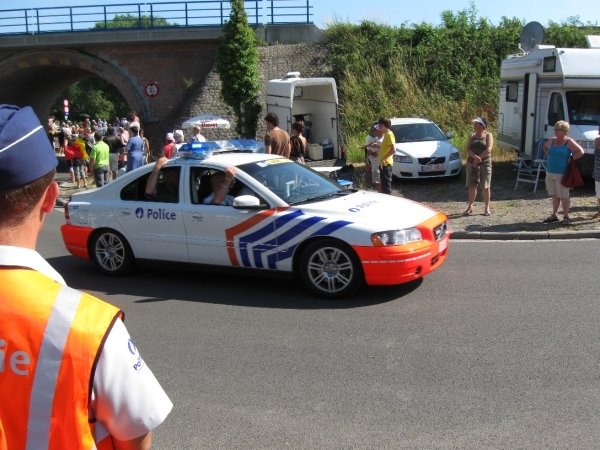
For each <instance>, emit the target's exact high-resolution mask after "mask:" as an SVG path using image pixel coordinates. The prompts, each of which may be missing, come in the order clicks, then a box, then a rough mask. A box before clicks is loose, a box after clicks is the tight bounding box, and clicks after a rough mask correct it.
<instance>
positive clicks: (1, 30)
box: [0, 0, 312, 35]
mask: <svg viewBox="0 0 600 450" xmlns="http://www.w3.org/2000/svg"><path fill="white" fill-rule="evenodd" d="M244 9H245V11H246V14H247V15H248V22H249V23H250V25H253V26H254V25H256V26H257V25H262V24H269V25H272V24H292V23H295V24H298V23H312V22H311V17H312V13H311V9H312V6H311V5H310V4H309V0H246V1H245V2H244ZM230 12H231V3H230V2H229V0H197V1H190V2H160V3H133V4H129V5H123V4H120V5H98V6H64V7H51V8H31V9H8V10H0V35H2V34H4V35H6V34H38V33H64V32H82V31H103V30H116V29H149V28H153V29H157V28H173V27H215V26H222V25H223V24H224V23H225V22H226V21H227V20H228V19H229V14H230Z"/></svg>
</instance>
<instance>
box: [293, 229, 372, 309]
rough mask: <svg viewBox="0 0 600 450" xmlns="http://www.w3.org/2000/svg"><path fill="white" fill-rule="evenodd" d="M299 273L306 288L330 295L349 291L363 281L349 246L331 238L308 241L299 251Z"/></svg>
mask: <svg viewBox="0 0 600 450" xmlns="http://www.w3.org/2000/svg"><path fill="white" fill-rule="evenodd" d="M300 273H301V276H302V281H303V282H304V284H305V285H306V287H307V288H308V289H310V290H311V291H312V292H314V293H315V294H317V295H319V296H321V297H325V298H329V299H336V298H342V297H347V296H349V295H352V294H353V293H354V292H356V291H357V290H358V288H360V287H361V286H362V284H363V281H364V276H363V272H362V267H361V265H360V261H359V260H358V258H357V256H356V254H355V253H354V251H353V250H352V248H350V247H349V246H348V245H346V244H344V243H342V242H339V241H336V240H334V239H323V240H319V241H316V242H313V243H312V244H310V245H309V246H308V247H307V248H306V249H305V250H304V252H303V253H302V258H301V259H300Z"/></svg>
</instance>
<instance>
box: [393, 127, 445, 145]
mask: <svg viewBox="0 0 600 450" xmlns="http://www.w3.org/2000/svg"><path fill="white" fill-rule="evenodd" d="M391 130H392V133H394V136H395V137H396V143H401V142H421V141H445V140H446V136H444V133H442V132H441V131H440V129H439V128H438V127H437V125H435V124H434V123H403V124H400V125H392V128H391Z"/></svg>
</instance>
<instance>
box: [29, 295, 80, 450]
mask: <svg viewBox="0 0 600 450" xmlns="http://www.w3.org/2000/svg"><path fill="white" fill-rule="evenodd" d="M80 300H81V292H78V291H75V290H74V289H71V288H68V287H67V286H63V287H61V289H60V291H59V292H58V295H57V296H56V301H55V302H54V306H53V308H52V312H51V313H50V318H49V319H48V324H47V325H46V331H45V332H44V339H43V340H42V346H41V349H40V354H39V356H38V362H37V366H36V370H35V376H34V381H33V389H32V391H31V398H30V401H29V411H30V413H29V423H28V424H27V447H26V448H27V450H36V449H41V448H48V444H49V442H50V418H51V416H52V405H53V404H54V391H55V390H56V381H57V380H58V371H59V370H60V364H61V362H62V360H63V351H64V349H65V343H66V342H67V337H68V336H69V331H71V325H72V324H73V319H74V318H75V313H76V312H77V308H78V307H79V302H80Z"/></svg>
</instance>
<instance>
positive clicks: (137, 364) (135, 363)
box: [127, 338, 144, 372]
mask: <svg viewBox="0 0 600 450" xmlns="http://www.w3.org/2000/svg"><path fill="white" fill-rule="evenodd" d="M127 348H128V349H129V353H131V355H132V357H131V365H132V367H133V370H135V371H136V372H139V371H140V370H142V368H143V367H144V360H143V359H142V355H140V352H138V349H137V346H136V345H135V342H134V341H133V339H131V338H130V339H129V341H127Z"/></svg>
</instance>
